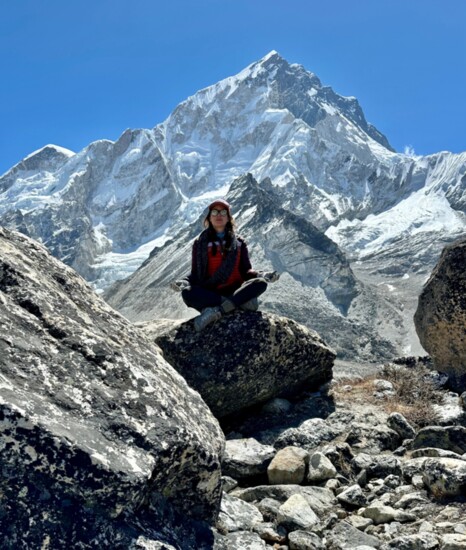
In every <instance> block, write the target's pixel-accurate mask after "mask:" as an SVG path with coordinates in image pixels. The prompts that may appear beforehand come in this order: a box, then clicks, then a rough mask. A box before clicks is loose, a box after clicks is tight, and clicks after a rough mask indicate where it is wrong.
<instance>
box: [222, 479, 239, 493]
mask: <svg viewBox="0 0 466 550" xmlns="http://www.w3.org/2000/svg"><path fill="white" fill-rule="evenodd" d="M235 487H238V482H237V481H236V479H233V478H232V477H229V476H222V489H223V490H224V491H225V493H229V492H230V491H233V489H235Z"/></svg>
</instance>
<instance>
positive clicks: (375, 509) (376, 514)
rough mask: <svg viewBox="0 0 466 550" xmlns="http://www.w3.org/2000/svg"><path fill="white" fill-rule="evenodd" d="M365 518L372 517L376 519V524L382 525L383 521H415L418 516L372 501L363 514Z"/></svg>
mask: <svg viewBox="0 0 466 550" xmlns="http://www.w3.org/2000/svg"><path fill="white" fill-rule="evenodd" d="M362 515H363V516H364V517H365V518H370V519H372V520H373V521H374V523H375V525H380V524H382V523H389V522H391V521H400V522H403V523H404V522H406V521H415V520H416V519H417V518H416V516H414V515H413V514H408V513H407V512H403V511H401V510H395V509H394V508H392V507H391V506H386V505H384V504H378V503H372V504H371V505H370V506H368V507H367V508H366V509H365V510H364V512H363V514H362Z"/></svg>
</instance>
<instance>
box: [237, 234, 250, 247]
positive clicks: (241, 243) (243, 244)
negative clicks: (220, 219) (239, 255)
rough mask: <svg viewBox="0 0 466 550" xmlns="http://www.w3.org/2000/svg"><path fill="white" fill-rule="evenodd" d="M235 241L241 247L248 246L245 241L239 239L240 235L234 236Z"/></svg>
mask: <svg viewBox="0 0 466 550" xmlns="http://www.w3.org/2000/svg"><path fill="white" fill-rule="evenodd" d="M236 240H237V241H238V242H239V243H240V245H241V246H248V243H247V242H246V239H245V238H244V237H241V235H236Z"/></svg>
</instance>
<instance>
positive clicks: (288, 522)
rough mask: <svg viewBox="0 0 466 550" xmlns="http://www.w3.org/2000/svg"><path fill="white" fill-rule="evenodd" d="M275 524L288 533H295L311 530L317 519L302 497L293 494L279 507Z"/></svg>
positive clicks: (317, 521)
mask: <svg viewBox="0 0 466 550" xmlns="http://www.w3.org/2000/svg"><path fill="white" fill-rule="evenodd" d="M277 523H278V525H282V526H283V527H285V529H287V530H288V531H296V530H297V529H311V528H312V527H314V526H315V525H317V524H318V523H319V518H318V517H317V515H316V514H315V512H314V511H313V510H312V508H311V507H310V506H309V504H308V503H307V501H306V499H305V498H304V497H303V496H301V495H299V494H294V495H291V497H290V498H289V499H288V500H286V502H285V503H284V504H282V505H281V506H280V508H279V510H278V515H277Z"/></svg>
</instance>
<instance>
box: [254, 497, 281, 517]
mask: <svg viewBox="0 0 466 550" xmlns="http://www.w3.org/2000/svg"><path fill="white" fill-rule="evenodd" d="M281 505H282V503H281V502H280V501H279V500H275V499H274V498H268V497H266V498H263V499H262V500H261V501H260V502H258V503H257V508H258V510H259V511H260V512H261V514H262V515H263V516H264V519H265V520H267V521H272V522H274V521H275V520H276V519H277V515H278V509H279V508H280V506H281Z"/></svg>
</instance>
